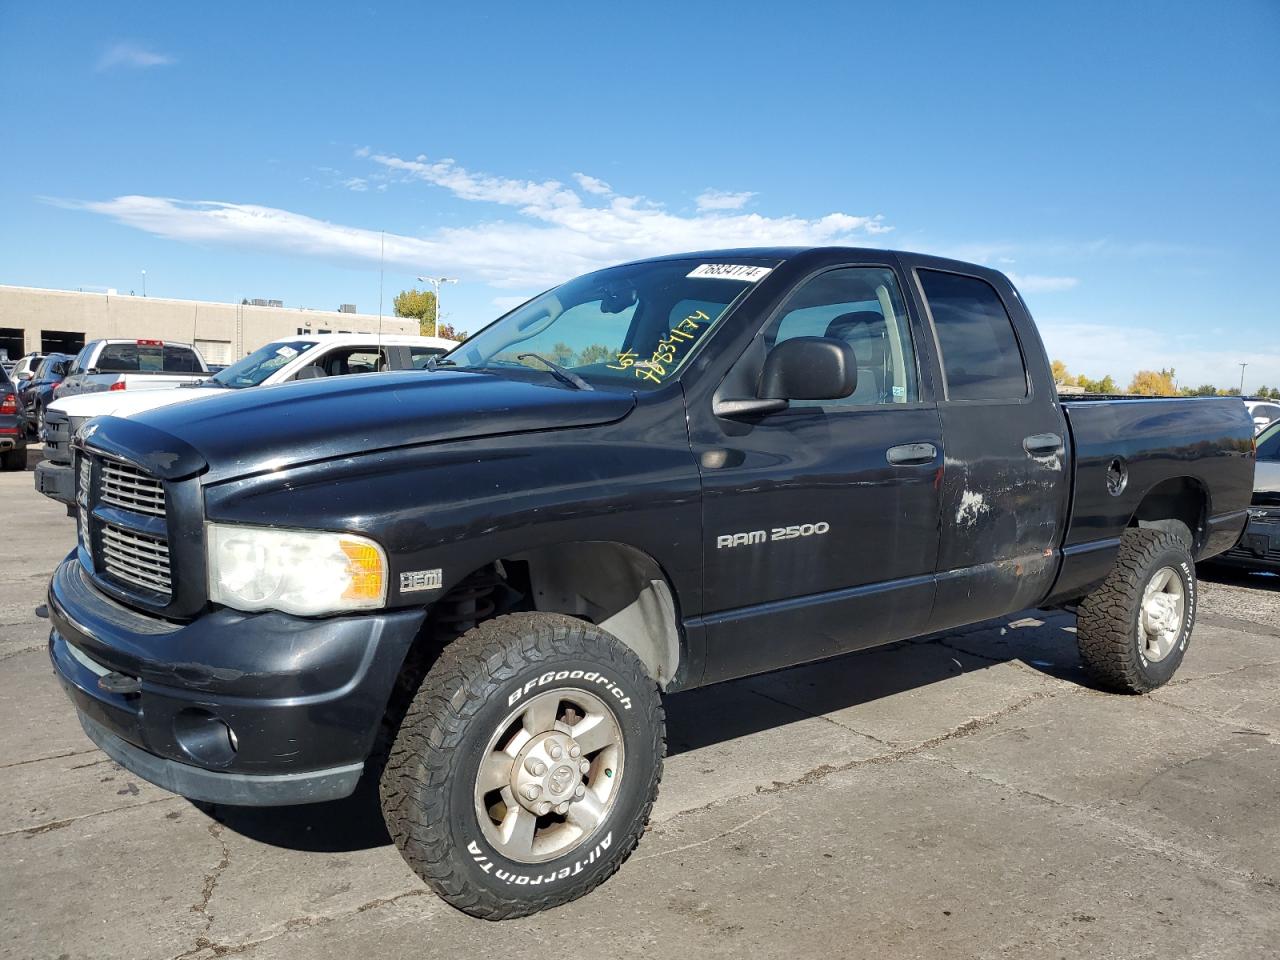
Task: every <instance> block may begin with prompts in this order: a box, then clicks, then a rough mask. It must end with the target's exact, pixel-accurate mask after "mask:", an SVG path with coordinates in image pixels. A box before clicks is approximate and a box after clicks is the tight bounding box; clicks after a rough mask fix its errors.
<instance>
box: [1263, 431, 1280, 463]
mask: <svg viewBox="0 0 1280 960" xmlns="http://www.w3.org/2000/svg"><path fill="white" fill-rule="evenodd" d="M1258 459H1259V460H1280V427H1274V426H1273V427H1268V428H1267V429H1266V430H1263V431H1262V436H1261V437H1259V438H1258Z"/></svg>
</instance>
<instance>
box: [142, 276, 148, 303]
mask: <svg viewBox="0 0 1280 960" xmlns="http://www.w3.org/2000/svg"><path fill="white" fill-rule="evenodd" d="M142 295H143V296H144V297H145V296H146V295H147V271H145V270H143V271H142Z"/></svg>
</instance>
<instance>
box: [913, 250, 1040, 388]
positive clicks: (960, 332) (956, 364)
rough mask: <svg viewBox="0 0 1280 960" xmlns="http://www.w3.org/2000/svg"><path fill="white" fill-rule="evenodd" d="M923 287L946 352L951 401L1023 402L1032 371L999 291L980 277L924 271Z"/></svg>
mask: <svg viewBox="0 0 1280 960" xmlns="http://www.w3.org/2000/svg"><path fill="white" fill-rule="evenodd" d="M919 276H920V287H921V289H922V290H923V291H924V297H925V300H926V301H928V304H929V312H930V314H932V316H933V329H934V331H935V332H936V333H937V336H938V346H939V348H940V349H941V351H942V371H943V375H944V377H945V378H946V382H947V399H949V400H1021V399H1022V398H1023V397H1025V396H1026V395H1027V370H1026V366H1025V365H1024V364H1023V361H1022V351H1021V350H1020V349H1019V348H1018V338H1017V337H1016V336H1015V335H1014V332H1013V321H1012V320H1010V319H1009V313H1008V311H1007V310H1005V308H1004V303H1003V302H1002V301H1001V300H1000V295H999V294H998V293H996V290H995V287H993V286H991V284H989V283H987V282H986V281H985V280H979V279H978V278H977V277H964V276H960V275H959V274H955V273H943V272H941V271H939V270H921V271H920V272H919Z"/></svg>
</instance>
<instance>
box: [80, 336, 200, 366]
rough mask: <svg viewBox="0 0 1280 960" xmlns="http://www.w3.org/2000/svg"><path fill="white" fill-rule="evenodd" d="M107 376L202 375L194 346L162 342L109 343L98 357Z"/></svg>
mask: <svg viewBox="0 0 1280 960" xmlns="http://www.w3.org/2000/svg"><path fill="white" fill-rule="evenodd" d="M97 367H98V369H99V370H101V371H102V372H103V373H199V372H200V364H199V362H198V361H197V360H196V355H195V351H194V350H192V349H191V348H190V347H180V346H171V345H169V344H158V343H154V344H152V343H109V344H107V345H106V346H105V347H103V348H102V353H101V354H100V355H99V356H98V363H97Z"/></svg>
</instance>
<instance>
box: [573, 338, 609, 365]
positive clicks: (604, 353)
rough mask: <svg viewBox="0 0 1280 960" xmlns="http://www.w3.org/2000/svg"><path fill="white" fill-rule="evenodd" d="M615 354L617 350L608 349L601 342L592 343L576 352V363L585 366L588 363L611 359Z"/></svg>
mask: <svg viewBox="0 0 1280 960" xmlns="http://www.w3.org/2000/svg"><path fill="white" fill-rule="evenodd" d="M617 355H618V354H617V351H615V350H610V349H609V348H608V347H606V346H605V345H604V344H603V343H593V344H591V345H590V346H587V347H583V348H582V350H581V351H580V352H579V353H578V365H579V366H582V367H585V366H586V365H587V364H589V363H604V362H605V361H606V360H613V358H614V357H616V356H617ZM615 362H616V361H615Z"/></svg>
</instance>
